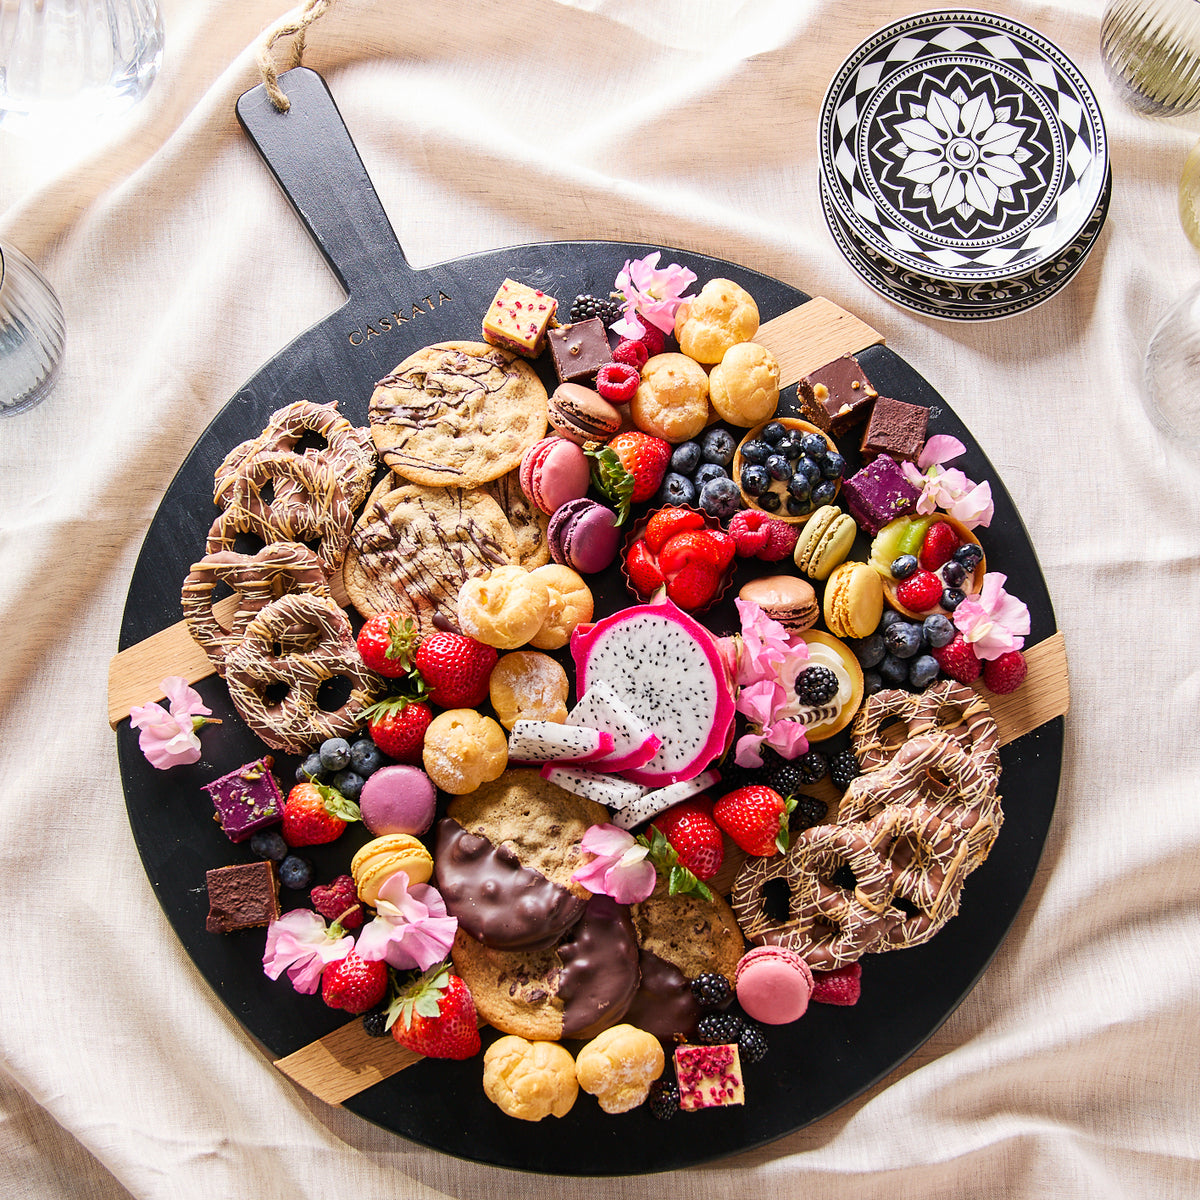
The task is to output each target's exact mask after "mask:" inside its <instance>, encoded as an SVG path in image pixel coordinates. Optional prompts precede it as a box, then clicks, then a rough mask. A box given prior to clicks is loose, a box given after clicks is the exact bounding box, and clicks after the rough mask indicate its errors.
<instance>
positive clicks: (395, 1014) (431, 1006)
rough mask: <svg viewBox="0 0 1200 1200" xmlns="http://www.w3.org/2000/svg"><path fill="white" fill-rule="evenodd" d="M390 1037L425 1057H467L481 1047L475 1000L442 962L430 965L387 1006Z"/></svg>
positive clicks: (465, 986) (477, 1051)
mask: <svg viewBox="0 0 1200 1200" xmlns="http://www.w3.org/2000/svg"><path fill="white" fill-rule="evenodd" d="M388 1023H389V1025H390V1026H391V1030H392V1037H394V1038H395V1039H396V1041H398V1042H399V1043H400V1045H402V1046H406V1047H407V1048H408V1049H409V1050H415V1051H416V1053H418V1054H424V1055H425V1057H426V1058H458V1059H462V1058H470V1057H471V1056H472V1055H473V1054H478V1053H479V1050H480V1046H481V1042H480V1040H479V1024H478V1018H477V1017H476V1015H475V1001H474V1000H472V999H471V993H470V992H469V991H468V990H467V985H466V984H465V983H463V981H462V980H461V979H460V978H459V977H458V976H457V975H451V974H450V968H449V967H448V966H447V965H446V963H439V964H438V965H437V966H436V967H431V968H430V969H429V970H428V971H426V972H425V974H424V975H422V976H421V977H420V978H419V979H418V980H417V981H416V982H415V983H412V984H410V985H409V986H408V987H407V988H405V990H404V991H402V992H401V993H400V994H399V995H398V996H397V997H396V998H395V1000H393V1001H392V1003H391V1004H390V1005H388Z"/></svg>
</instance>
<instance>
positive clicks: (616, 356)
mask: <svg viewBox="0 0 1200 1200" xmlns="http://www.w3.org/2000/svg"><path fill="white" fill-rule="evenodd" d="M612 357H613V362H619V363H625V365H626V366H630V367H632V368H633V369H634V370H635V371H640V370H641V369H642V368H643V367H644V366H645V365H646V359H648V358H649V357H650V355H649V354H648V353H647V352H646V347H645V346H644V345H643V344H642V343H641V342H631V341H630V340H629V339H628V338H622V339H621V340H620V341H619V342H618V343H617V348H616V349H615V350H614V351H613V352H612Z"/></svg>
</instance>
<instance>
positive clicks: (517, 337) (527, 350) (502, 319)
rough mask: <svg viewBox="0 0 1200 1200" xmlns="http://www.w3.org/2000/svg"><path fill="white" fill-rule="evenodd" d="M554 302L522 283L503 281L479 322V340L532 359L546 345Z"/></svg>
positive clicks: (552, 298)
mask: <svg viewBox="0 0 1200 1200" xmlns="http://www.w3.org/2000/svg"><path fill="white" fill-rule="evenodd" d="M557 308H558V301H557V300H555V299H554V297H553V296H547V295H546V293H545V292H539V291H537V290H536V289H534V288H531V287H529V286H528V285H527V284H524V283H517V282H516V281H515V280H512V279H506V280H505V281H504V282H503V283H502V284H501V285H500V289H499V291H497V292H496V296H495V299H493V300H492V304H491V307H490V308H489V309H488V310H487V312H486V313H485V314H484V318H483V340H484V341H485V342H490V343H491V344H492V345H493V346H499V347H501V348H502V349H504V350H512V351H514V352H515V353H517V354H523V355H524V356H525V357H526V358H536V357H537V356H538V355H539V354H541V352H542V347H543V346H544V345H545V343H546V329H547V327H548V326H549V324H550V322H551V321H553V320H554V312H555V309H557Z"/></svg>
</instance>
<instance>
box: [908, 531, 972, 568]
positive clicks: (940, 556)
mask: <svg viewBox="0 0 1200 1200" xmlns="http://www.w3.org/2000/svg"><path fill="white" fill-rule="evenodd" d="M961 544H962V543H961V542H960V541H959V538H958V534H957V533H955V532H954V530H953V528H952V527H951V526H950V525H948V524H947V523H946V522H945V521H935V522H934V523H933V524H932V525H930V527H929V529H928V530H927V531H926V533H925V540H924V541H923V542H922V543H921V553H920V554H918V555H917V561H918V562H919V563H920V564H921V566H923V567H924V568H925V570H927V571H936V570H937V569H938V567H944V566H945V565H946V564H947V563H948V562H949V561H950V560H951V558H953V557H954V552H955V550H957V549H958V548H959V546H960V545H961Z"/></svg>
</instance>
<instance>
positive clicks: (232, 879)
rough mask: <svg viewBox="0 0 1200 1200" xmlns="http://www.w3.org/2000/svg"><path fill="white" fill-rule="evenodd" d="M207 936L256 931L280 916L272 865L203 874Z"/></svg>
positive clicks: (220, 870)
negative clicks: (206, 886)
mask: <svg viewBox="0 0 1200 1200" xmlns="http://www.w3.org/2000/svg"><path fill="white" fill-rule="evenodd" d="M204 878H205V882H206V883H207V884H208V919H207V920H206V921H205V922H204V928H205V929H207V930H208V932H209V933H232V932H233V931H234V930H235V929H257V928H259V927H260V926H262V925H270V923H271V922H272V921H274V920H276V919H277V918H278V916H279V880H278V877H277V876H276V874H275V864H274V863H272V862H255V863H244V864H242V865H240V866H235V867H218V868H217V869H216V870H213V871H206V872H205V876H204Z"/></svg>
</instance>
